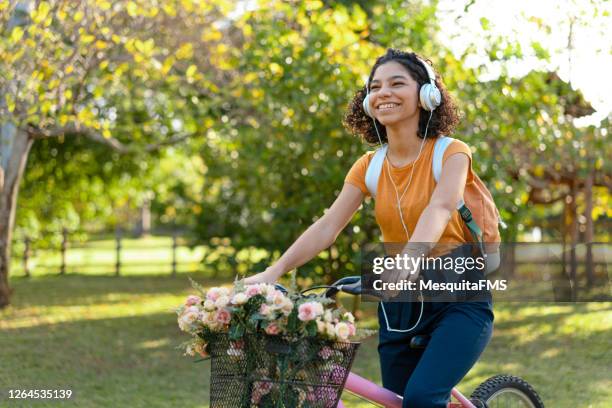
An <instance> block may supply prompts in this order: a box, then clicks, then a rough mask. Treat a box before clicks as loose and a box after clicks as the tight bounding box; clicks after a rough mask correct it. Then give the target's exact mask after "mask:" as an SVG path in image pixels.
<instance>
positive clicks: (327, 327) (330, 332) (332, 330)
mask: <svg viewBox="0 0 612 408" xmlns="http://www.w3.org/2000/svg"><path fill="white" fill-rule="evenodd" d="M325 331H326V332H327V335H328V336H329V337H331V338H334V337H336V328H335V327H334V325H333V324H331V323H325Z"/></svg>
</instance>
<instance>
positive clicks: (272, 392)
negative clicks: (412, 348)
mask: <svg viewBox="0 0 612 408" xmlns="http://www.w3.org/2000/svg"><path fill="white" fill-rule="evenodd" d="M358 347H359V343H349V342H333V341H328V340H321V339H316V338H307V339H300V340H297V341H292V340H289V339H286V338H283V337H281V336H268V335H265V334H257V335H250V336H247V337H245V338H244V339H243V340H239V341H234V340H230V339H229V337H228V336H227V335H218V336H216V337H215V338H214V339H213V340H212V341H211V342H210V343H209V346H208V350H209V352H210V356H211V378H210V406H211V408H251V407H274V408H336V406H337V404H338V400H339V399H340V394H341V393H342V389H343V388H344V383H345V382H346V378H347V376H348V373H349V371H350V368H351V365H352V363H353V359H354V358H355V353H356V351H357V348H358Z"/></svg>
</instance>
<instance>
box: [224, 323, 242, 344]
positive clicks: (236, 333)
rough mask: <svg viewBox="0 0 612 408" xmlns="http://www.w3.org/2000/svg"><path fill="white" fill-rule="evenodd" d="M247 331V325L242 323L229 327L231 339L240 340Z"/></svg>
mask: <svg viewBox="0 0 612 408" xmlns="http://www.w3.org/2000/svg"><path fill="white" fill-rule="evenodd" d="M244 333H245V327H244V326H243V325H242V324H239V323H238V324H235V325H232V326H231V327H230V329H229V333H228V336H229V338H230V340H240V339H241V338H242V337H243V336H244Z"/></svg>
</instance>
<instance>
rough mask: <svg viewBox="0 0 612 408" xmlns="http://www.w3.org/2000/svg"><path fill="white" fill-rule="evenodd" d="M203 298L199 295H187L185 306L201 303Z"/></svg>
mask: <svg viewBox="0 0 612 408" xmlns="http://www.w3.org/2000/svg"><path fill="white" fill-rule="evenodd" d="M201 301H202V299H200V297H199V296H194V295H189V296H187V300H185V306H194V305H198V304H200V302H201Z"/></svg>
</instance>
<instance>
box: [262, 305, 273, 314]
mask: <svg viewBox="0 0 612 408" xmlns="http://www.w3.org/2000/svg"><path fill="white" fill-rule="evenodd" d="M271 312H272V309H271V308H270V306H268V305H266V304H265V303H264V304H263V305H261V306H260V307H259V313H260V314H261V315H263V316H269V315H270V313H271Z"/></svg>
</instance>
